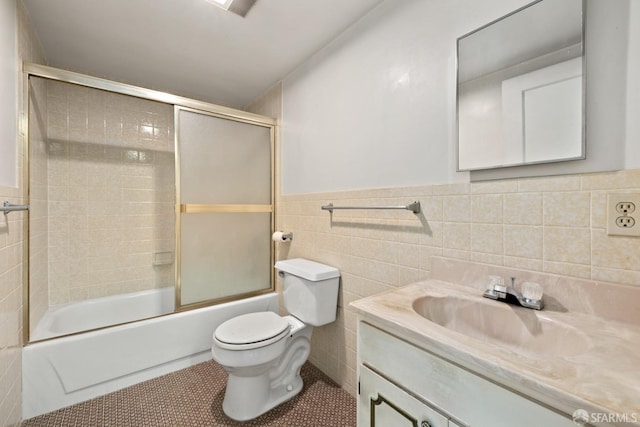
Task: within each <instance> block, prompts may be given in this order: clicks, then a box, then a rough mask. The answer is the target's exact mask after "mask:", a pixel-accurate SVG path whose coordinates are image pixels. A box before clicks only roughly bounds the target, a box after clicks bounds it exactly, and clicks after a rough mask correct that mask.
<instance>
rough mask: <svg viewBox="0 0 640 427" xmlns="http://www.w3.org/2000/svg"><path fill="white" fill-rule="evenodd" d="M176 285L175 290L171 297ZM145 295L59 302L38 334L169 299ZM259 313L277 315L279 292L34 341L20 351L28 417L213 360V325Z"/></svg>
mask: <svg viewBox="0 0 640 427" xmlns="http://www.w3.org/2000/svg"><path fill="white" fill-rule="evenodd" d="M172 289H173V288H169V290H170V293H171V294H172V292H173V291H172ZM156 292H158V293H162V292H165V293H166V292H167V291H166V290H160V291H156ZM143 294H144V293H142V294H140V293H136V294H131V295H122V296H120V297H108V298H99V300H101V301H95V300H94V301H91V300H90V301H85V302H82V303H77V304H72V305H67V306H64V307H60V308H59V309H55V310H52V311H51V313H47V315H48V317H47V315H45V318H43V322H41V323H42V327H41V328H40V329H39V330H38V331H35V332H37V333H38V334H40V335H39V336H40V338H38V339H43V337H46V336H52V334H53V335H59V334H60V333H67V332H64V331H68V330H69V328H71V329H73V328H74V325H75V324H76V322H79V321H80V320H79V319H80V317H81V316H82V315H83V314H89V315H91V318H92V319H94V318H95V317H96V316H94V315H95V314H97V313H102V314H105V315H106V314H113V315H115V316H116V322H117V321H118V320H117V319H120V321H123V320H122V319H123V318H124V317H126V316H127V315H128V314H129V313H131V311H130V310H131V306H132V304H133V303H134V301H137V302H138V303H140V302H142V301H145V302H149V301H150V300H154V299H155V301H156V302H159V301H163V297H162V296H161V295H158V294H156V293H149V294H147V295H143ZM143 296H146V297H147V298H142V297H143ZM171 296H172V295H171ZM104 300H108V302H109V304H110V307H111V308H110V309H109V308H108V307H109V305H104V304H103V303H104V302H105V301H104ZM171 304H173V302H171ZM143 305H144V304H143ZM153 305H154V304H153V303H152V304H150V305H149V307H152V306H153ZM74 306H75V307H74ZM82 306H84V307H82ZM155 306H156V308H157V309H159V310H162V309H163V305H162V304H156V305H155ZM105 307H107V308H105ZM164 308H166V306H165V307H164ZM256 311H274V312H277V311H278V296H277V294H275V293H268V294H264V295H260V296H256V297H252V298H247V299H243V300H239V301H233V302H229V303H224V304H219V305H215V306H211V307H205V308H200V309H197V310H190V311H185V312H181V313H175V314H169V315H166V316H161V317H155V318H152V319H146V320H140V321H137V322H133V323H128V324H123V325H119V326H113V327H109V328H104V329H99V330H95V331H90V332H85V333H81V334H76V335H72V336H64V337H59V338H55V339H51V340H47V341H41V342H36V343H32V344H29V345H27V346H25V347H24V349H23V350H22V394H23V397H22V418H23V419H28V418H32V417H34V416H37V415H40V414H43V413H46V412H50V411H53V410H56V409H59V408H62V407H65V406H69V405H72V404H74V403H78V402H82V401H84V400H87V399H91V398H94V397H97V396H100V395H103V394H106V393H110V392H112V391H116V390H119V389H121V388H124V387H127V386H130V385H133V384H136V383H139V382H141V381H145V380H148V379H151V378H154V377H157V376H160V375H164V374H167V373H169V372H173V371H176V370H179V369H183V368H186V367H188V366H191V365H195V364H197V363H200V362H204V361H207V360H210V359H211V342H212V341H211V340H212V336H213V331H214V330H215V328H216V327H217V326H218V325H219V324H220V323H222V322H224V321H225V320H227V319H230V318H232V317H234V316H237V315H240V314H244V313H251V312H256ZM151 315H154V314H151ZM65 316H66V318H65ZM123 316H124V317H123ZM145 317H147V316H145ZM105 320H106V319H105ZM124 321H128V320H124ZM93 325H99V323H94V324H93ZM103 325H104V324H100V326H103ZM100 326H93V327H100ZM39 327H40V325H39ZM65 328H66V329H65ZM47 334H48V335H47Z"/></svg>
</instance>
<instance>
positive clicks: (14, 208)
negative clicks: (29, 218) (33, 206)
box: [0, 202, 29, 215]
mask: <svg viewBox="0 0 640 427" xmlns="http://www.w3.org/2000/svg"><path fill="white" fill-rule="evenodd" d="M28 209H29V205H14V204H11V203H9V202H4V203H3V204H2V206H0V211H2V212H4V214H5V215H8V214H9V212H13V211H26V210H28Z"/></svg>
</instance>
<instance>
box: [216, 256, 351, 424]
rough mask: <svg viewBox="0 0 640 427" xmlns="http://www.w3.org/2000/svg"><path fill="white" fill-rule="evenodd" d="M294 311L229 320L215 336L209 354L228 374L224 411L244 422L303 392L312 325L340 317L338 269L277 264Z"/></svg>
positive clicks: (298, 262) (286, 301) (295, 261)
mask: <svg viewBox="0 0 640 427" xmlns="http://www.w3.org/2000/svg"><path fill="white" fill-rule="evenodd" d="M275 268H276V269H277V270H278V271H279V273H278V274H279V275H280V277H283V278H284V289H283V301H284V306H285V308H286V309H287V311H288V312H289V313H290V315H289V316H279V315H278V314H276V313H273V312H270V311H266V312H259V313H249V314H243V315H241V316H237V317H234V318H233V319H230V320H227V321H226V322H224V323H222V324H221V325H220V326H218V328H216V330H215V332H214V334H213V346H212V347H211V353H212V354H213V359H214V360H215V361H216V362H218V363H219V364H220V365H222V367H223V368H224V369H225V370H226V371H227V373H228V374H229V380H228V382H227V389H226V393H225V397H224V402H223V403H222V409H223V410H224V412H225V414H227V415H228V416H229V417H230V418H233V419H234V420H237V421H246V420H250V419H253V418H256V417H257V416H259V415H261V414H263V413H265V412H267V411H268V410H269V409H271V408H274V407H275V406H277V405H279V404H281V403H282V402H286V401H287V400H289V399H291V398H292V397H294V396H295V395H296V394H298V393H299V392H300V390H302V378H300V367H301V366H302V364H303V363H304V362H305V361H306V360H307V357H309V351H310V349H311V331H312V327H313V326H322V325H326V324H327V323H331V322H333V321H334V320H335V319H336V310H337V304H338V282H339V280H340V271H339V270H338V269H336V268H334V267H330V266H328V265H324V264H319V263H317V262H313V261H309V260H306V259H302V258H296V259H290V260H284V261H278V262H276V265H275Z"/></svg>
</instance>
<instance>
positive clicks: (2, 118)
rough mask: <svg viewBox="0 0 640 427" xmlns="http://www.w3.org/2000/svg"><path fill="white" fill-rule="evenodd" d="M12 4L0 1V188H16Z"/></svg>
mask: <svg viewBox="0 0 640 427" xmlns="http://www.w3.org/2000/svg"><path fill="white" fill-rule="evenodd" d="M16 67H17V59H16V2H15V1H14V0H2V1H0V185H4V186H7V187H15V186H17V176H16V175H17V172H16V166H17V163H16V152H17V151H16V148H17V147H16V140H17V138H16V133H17V132H16V131H17V124H16V123H17V111H16V110H17V103H16V95H17V90H16V81H17V76H16Z"/></svg>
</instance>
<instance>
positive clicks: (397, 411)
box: [358, 366, 455, 427]
mask: <svg viewBox="0 0 640 427" xmlns="http://www.w3.org/2000/svg"><path fill="white" fill-rule="evenodd" d="M359 386H360V394H359V397H358V426H372V427H373V426H376V427H385V426H393V427H415V426H419V427H448V426H449V424H448V423H449V420H448V419H447V417H445V416H444V415H442V414H440V413H439V412H437V411H435V410H434V409H432V408H431V407H430V406H429V404H428V403H427V402H425V401H423V400H422V399H421V398H420V397H419V396H415V395H412V394H410V393H408V392H406V391H404V390H402V389H401V388H400V387H398V386H397V385H396V384H394V383H393V382H392V381H389V380H388V379H387V378H384V377H382V376H380V375H378V374H376V373H375V372H374V371H372V370H371V369H369V368H367V367H366V366H362V367H361V368H360V384H359ZM454 425H455V424H454Z"/></svg>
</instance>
